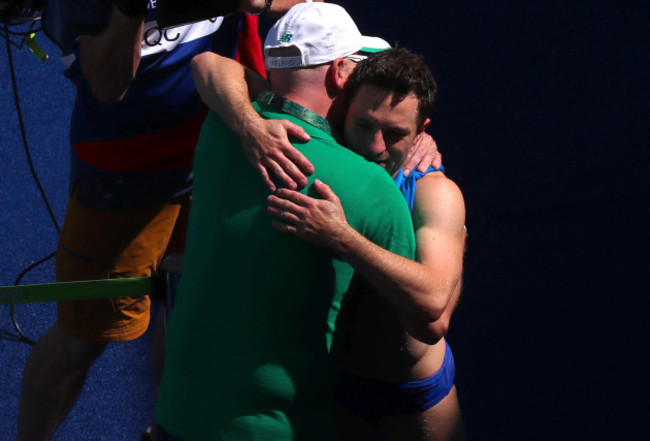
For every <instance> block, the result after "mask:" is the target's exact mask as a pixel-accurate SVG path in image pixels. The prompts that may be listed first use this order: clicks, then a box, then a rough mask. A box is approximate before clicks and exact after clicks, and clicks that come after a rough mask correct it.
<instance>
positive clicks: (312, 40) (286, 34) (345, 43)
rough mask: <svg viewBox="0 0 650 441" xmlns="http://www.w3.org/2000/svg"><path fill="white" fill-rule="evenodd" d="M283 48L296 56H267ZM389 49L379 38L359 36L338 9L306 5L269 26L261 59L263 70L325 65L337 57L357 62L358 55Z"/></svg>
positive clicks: (295, 6) (322, 4)
mask: <svg viewBox="0 0 650 441" xmlns="http://www.w3.org/2000/svg"><path fill="white" fill-rule="evenodd" d="M287 47H295V48H296V49H298V51H299V53H300V55H295V56H288V55H287V56H275V55H269V53H271V54H272V53H273V52H272V51H273V50H274V49H277V48H287ZM389 48H390V45H389V44H388V43H387V42H386V41H385V40H382V39H381V38H378V37H365V36H363V35H361V32H359V29H358V28H357V25H356V24H355V23H354V21H353V20H352V17H350V15H349V14H348V13H347V11H346V10H345V9H343V8H342V7H341V6H339V5H335V4H333V3H323V2H317V3H312V2H306V3H298V4H296V5H294V6H293V7H291V9H289V10H288V11H287V13H286V14H284V15H283V16H282V17H281V18H280V19H278V21H276V22H275V24H274V25H273V26H272V27H271V29H270V30H269V33H268V34H267V35H266V40H265V41H264V56H265V64H266V68H267V69H283V68H284V69H288V68H300V67H307V66H316V65H319V64H325V63H329V62H330V61H334V60H335V59H337V58H346V57H349V58H350V59H353V60H355V61H360V60H362V59H364V58H366V57H365V56H364V55H362V54H359V52H365V53H374V52H379V51H381V50H385V49H389Z"/></svg>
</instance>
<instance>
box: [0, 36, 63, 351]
mask: <svg viewBox="0 0 650 441" xmlns="http://www.w3.org/2000/svg"><path fill="white" fill-rule="evenodd" d="M3 25H4V31H5V35H4V37H5V42H6V47H7V60H8V61H9V71H10V72H11V86H12V89H13V95H14V103H15V106H16V113H17V115H18V124H19V126H20V134H21V137H22V141H23V149H24V151H25V155H26V156H27V163H28V164H29V169H30V171H31V173H32V177H33V178H34V182H35V183H36V186H37V187H38V191H39V192H40V194H41V197H42V199H43V202H44V203H45V206H46V208H47V211H48V213H49V215H50V219H52V223H53V224H54V228H56V231H57V233H61V227H60V226H59V222H58V221H57V220H56V216H54V210H52V206H51V205H50V202H49V200H48V199H47V195H46V194H45V190H44V189H43V186H42V185H41V181H40V179H39V178H38V175H37V174H36V169H35V167H34V163H33V161H32V155H31V152H30V150H29V144H28V143H27V131H26V130H25V123H24V120H23V112H22V110H21V107H20V98H19V95H18V82H17V81H16V72H15V66H14V61H13V55H12V53H11V41H10V39H9V35H11V34H14V35H16V34H15V33H13V32H10V31H9V28H8V26H7V24H6V23H3ZM55 255H56V252H53V253H51V254H49V255H48V256H46V257H43V258H42V259H39V260H38V261H36V262H33V263H31V264H30V265H28V266H27V267H25V269H24V270H23V271H22V272H21V273H20V274H19V275H18V277H17V278H16V281H15V282H14V285H18V284H19V283H20V281H21V280H22V278H23V277H24V276H25V274H27V273H28V272H29V271H31V270H32V269H34V268H36V267H37V266H39V265H40V264H42V263H44V262H46V261H48V260H49V259H51V258H52V257H54V256H55ZM14 306H15V305H11V308H10V313H11V320H12V322H13V324H14V328H16V331H17V332H18V334H19V335H20V337H21V340H19V341H21V342H24V343H28V344H30V345H34V344H36V342H35V341H34V340H32V339H31V338H29V337H27V335H25V333H24V332H23V331H22V329H21V328H20V325H19V324H18V320H17V319H16V313H15V308H14Z"/></svg>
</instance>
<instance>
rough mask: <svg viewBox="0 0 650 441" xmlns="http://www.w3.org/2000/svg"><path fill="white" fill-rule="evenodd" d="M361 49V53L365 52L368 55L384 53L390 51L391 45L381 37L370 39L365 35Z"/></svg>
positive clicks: (362, 38)
mask: <svg viewBox="0 0 650 441" xmlns="http://www.w3.org/2000/svg"><path fill="white" fill-rule="evenodd" d="M361 44H362V46H361V49H359V52H362V53H363V52H365V53H368V54H375V53H377V52H382V51H385V50H388V49H390V44H388V42H387V41H386V40H384V39H383V38H379V37H368V36H365V35H363V36H362V37H361Z"/></svg>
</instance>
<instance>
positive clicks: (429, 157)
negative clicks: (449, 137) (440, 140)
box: [402, 132, 442, 176]
mask: <svg viewBox="0 0 650 441" xmlns="http://www.w3.org/2000/svg"><path fill="white" fill-rule="evenodd" d="M430 165H431V166H433V168H435V169H439V168H440V166H441V165H442V154H441V153H440V152H439V151H438V145H437V144H436V141H435V140H434V139H433V138H432V137H431V135H429V134H428V133H426V132H422V134H420V135H419V136H417V137H416V138H415V144H414V145H413V148H412V149H411V150H410V151H409V153H408V155H407V157H406V160H405V161H404V164H403V165H402V168H403V169H404V176H408V175H409V174H410V173H411V171H412V170H415V169H417V170H418V171H420V172H425V171H426V170H427V169H428V168H429V166H430Z"/></svg>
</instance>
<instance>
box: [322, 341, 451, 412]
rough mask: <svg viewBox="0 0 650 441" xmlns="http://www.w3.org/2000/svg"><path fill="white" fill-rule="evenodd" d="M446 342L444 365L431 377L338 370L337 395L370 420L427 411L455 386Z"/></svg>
mask: <svg viewBox="0 0 650 441" xmlns="http://www.w3.org/2000/svg"><path fill="white" fill-rule="evenodd" d="M445 345H446V349H445V359H444V360H443V362H442V366H441V367H440V369H439V370H438V372H436V373H435V374H433V375H432V376H431V377H429V378H425V379H424V380H418V381H410V382H408V383H392V382H389V381H380V380H369V379H366V378H362V377H358V376H355V375H350V374H346V373H345V372H339V374H338V377H337V379H336V388H335V392H334V396H335V398H336V400H337V401H338V402H339V403H341V404H343V405H344V406H345V407H346V408H347V409H348V410H350V411H351V412H352V413H354V414H356V415H357V416H360V417H361V418H364V419H367V420H373V419H375V418H380V417H384V416H388V415H404V414H413V413H420V412H424V411H425V410H427V409H430V408H432V407H433V406H435V405H436V404H438V403H439V402H440V401H442V399H443V398H445V397H446V396H447V394H449V392H450V391H451V388H452V387H453V386H454V376H455V373H456V368H455V366H454V356H453V354H452V353H451V348H450V347H449V344H447V342H445Z"/></svg>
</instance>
